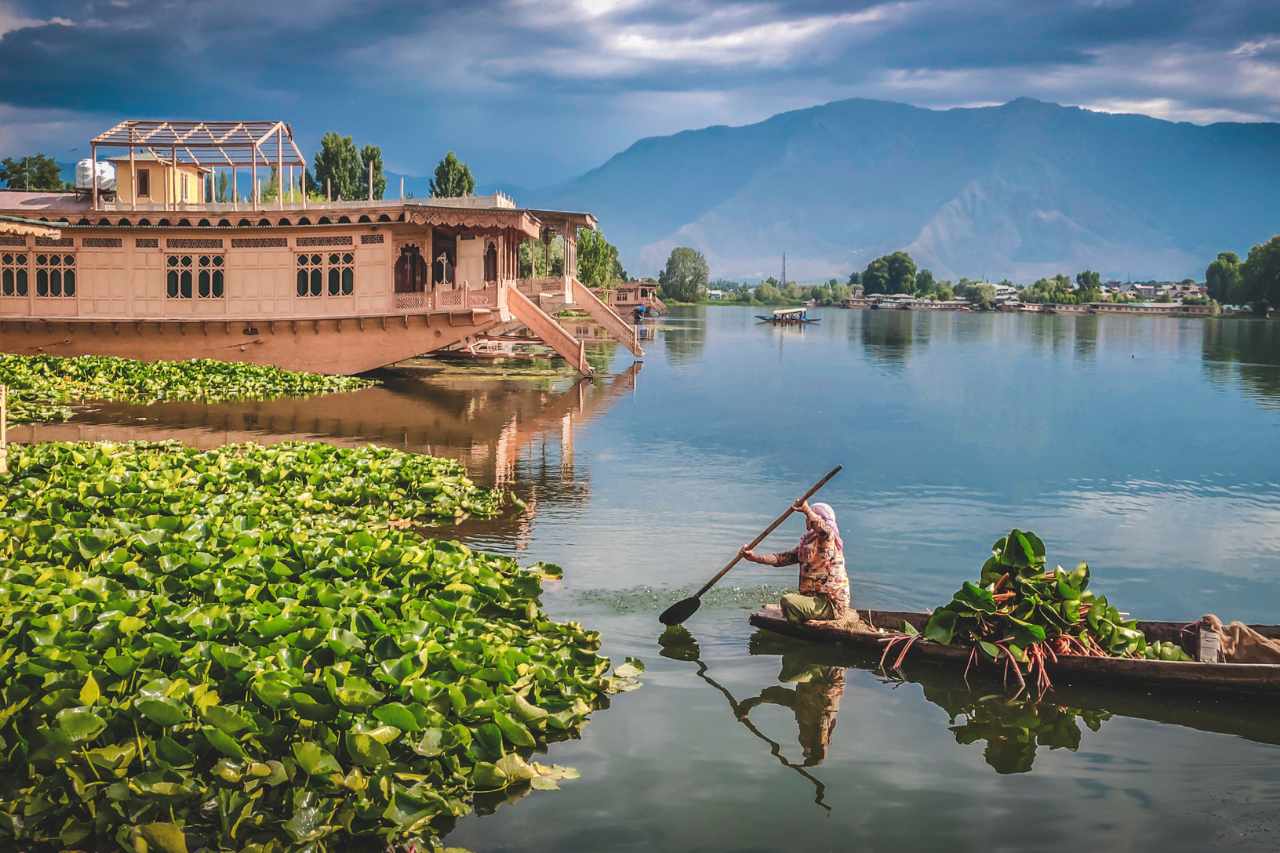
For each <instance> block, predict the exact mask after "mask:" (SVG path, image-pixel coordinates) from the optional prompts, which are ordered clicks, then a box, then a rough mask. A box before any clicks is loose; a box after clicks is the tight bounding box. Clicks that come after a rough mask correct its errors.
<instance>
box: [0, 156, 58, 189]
mask: <svg viewBox="0 0 1280 853" xmlns="http://www.w3.org/2000/svg"><path fill="white" fill-rule="evenodd" d="M0 181H4V184H5V186H6V187H8V188H9V189H11V190H69V189H72V185H71V184H69V183H67V182H65V181H63V180H62V169H60V168H59V167H58V162H57V161H56V160H54V159H53V158H52V157H50V156H48V155H46V154H32V155H30V156H28V157H23V158H22V159H20V160H15V159H13V158H12V157H6V158H4V159H3V160H0Z"/></svg>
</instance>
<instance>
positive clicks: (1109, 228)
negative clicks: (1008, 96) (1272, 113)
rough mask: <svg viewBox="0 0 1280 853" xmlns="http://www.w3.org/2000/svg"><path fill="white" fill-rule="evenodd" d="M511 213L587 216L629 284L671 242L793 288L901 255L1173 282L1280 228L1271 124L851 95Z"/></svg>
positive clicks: (533, 196)
mask: <svg viewBox="0 0 1280 853" xmlns="http://www.w3.org/2000/svg"><path fill="white" fill-rule="evenodd" d="M519 199H520V201H521V202H522V203H526V204H537V205H540V206H547V207H567V208H571V209H579V210H581V209H586V210H591V211H593V212H594V213H595V214H596V215H597V216H598V217H599V219H600V222H601V225H602V228H603V229H604V231H605V234H606V235H607V236H608V237H609V239H610V240H612V241H613V242H615V243H617V244H618V246H619V247H620V249H621V252H622V257H623V262H624V265H625V266H626V267H627V268H628V269H629V270H632V271H633V272H652V271H654V270H656V269H657V268H659V267H660V266H661V264H662V263H663V261H664V260H665V258H666V255H667V253H668V252H669V251H670V248H671V247H672V246H674V245H679V244H687V245H693V246H696V247H698V248H700V249H702V250H703V251H704V252H706V253H707V255H708V258H709V259H710V261H711V264H712V269H713V274H714V275H725V276H744V277H745V276H752V275H759V274H765V275H767V274H770V273H775V272H776V268H777V266H778V260H779V256H780V255H781V253H782V252H784V251H785V252H786V253H787V258H788V272H789V273H791V274H794V275H797V276H801V277H810V278H814V277H819V276H827V275H837V276H843V275H845V274H847V273H848V272H849V270H851V269H855V268H859V269H860V268H861V267H863V266H865V265H866V263H867V262H868V261H869V260H870V259H871V258H873V257H875V256H877V255H879V254H882V253H883V252H886V251H891V250H894V249H899V248H906V249H908V251H910V252H911V253H912V254H913V255H915V256H916V257H917V258H918V260H919V261H920V262H921V263H922V264H923V265H925V266H929V267H931V268H933V269H934V271H935V273H937V274H939V275H940V276H943V277H958V276H960V275H968V276H974V277H976V276H979V275H986V276H988V277H995V278H999V277H1002V276H1009V277H1010V278H1014V279H1016V280H1027V279H1032V278H1035V277H1038V276H1040V275H1044V274H1047V273H1053V272H1074V271H1076V270H1078V269H1082V268H1084V267H1092V268H1095V269H1099V270H1100V271H1101V272H1102V273H1103V274H1104V276H1114V277H1124V276H1126V275H1133V276H1134V277H1143V278H1145V277H1150V276H1158V277H1170V278H1175V277H1176V278H1180V277H1182V276H1184V275H1199V274H1202V273H1203V270H1204V266H1205V264H1206V263H1208V261H1209V260H1211V259H1212V258H1213V256H1214V255H1215V254H1216V253H1217V252H1218V251H1221V250H1223V249H1236V250H1238V251H1241V252H1242V253H1243V252H1244V251H1247V250H1248V248H1249V246H1250V245H1252V244H1254V243H1257V242H1260V241H1262V240H1265V239H1267V238H1268V237H1270V236H1271V235H1272V234H1274V233H1276V232H1280V125H1276V124H1215V125H1208V126H1199V125H1191V124H1186V123H1174V122H1168V121H1162V120H1159V119H1153V118H1150V117H1146V116H1135V115H1112V114H1107V113H1095V112H1090V111H1088V110H1083V109H1079V108H1076V107H1062V106H1058V105H1056V104H1047V103H1043V102H1039V101H1034V100H1029V99H1019V100H1016V101H1011V102H1010V103H1008V104H1004V105H1002V106H998V107H983V108H973V109H953V110H927V109H921V108H917V107H911V106H908V105H905V104H896V103H889V102H884V101H868V100H861V99H853V100H845V101H836V102H833V103H830V104H825V105H823V106H819V107H813V108H809V109H804V110H797V111H794V112H788V113H781V114H779V115H776V116H773V117H772V118H769V119H767V120H765V121H763V122H759V123H757V124H753V125H746V126H743V127H726V126H723V125H720V126H714V127H708V128H705V129H702V130H692V131H684V132H681V133H678V134H675V135H673V136H666V137H650V138H646V139H642V140H640V141H638V142H636V143H635V144H634V145H632V146H631V147H630V148H628V149H627V150H625V151H623V152H621V153H619V154H618V155H616V156H614V157H613V158H611V159H610V160H609V161H607V162H606V163H604V164H603V165H601V166H600V167H598V168H596V169H593V170H591V171H589V172H587V173H585V174H584V175H582V176H580V177H578V178H576V179H573V180H571V181H569V182H567V183H565V184H562V185H560V186H557V187H554V188H550V189H547V190H543V191H535V192H531V193H526V194H522V195H521V196H520V197H519Z"/></svg>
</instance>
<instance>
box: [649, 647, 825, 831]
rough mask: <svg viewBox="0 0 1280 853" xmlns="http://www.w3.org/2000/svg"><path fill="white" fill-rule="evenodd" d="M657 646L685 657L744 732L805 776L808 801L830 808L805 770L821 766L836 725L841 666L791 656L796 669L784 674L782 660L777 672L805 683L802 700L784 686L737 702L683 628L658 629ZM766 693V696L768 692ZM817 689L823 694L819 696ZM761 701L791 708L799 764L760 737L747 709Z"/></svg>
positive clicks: (817, 782) (673, 655)
mask: <svg viewBox="0 0 1280 853" xmlns="http://www.w3.org/2000/svg"><path fill="white" fill-rule="evenodd" d="M658 645H659V647H660V649H661V651H660V652H659V654H661V655H662V656H663V657H667V658H671V659H673V660H682V661H690V662H692V663H693V664H695V665H696V666H697V667H698V671H697V675H698V677H699V678H701V679H702V680H703V681H705V682H706V683H707V684H709V685H711V686H712V687H713V688H715V689H716V690H717V691H719V693H720V695H722V696H724V698H725V699H726V700H727V701H728V702H729V708H730V709H731V710H732V711H733V716H734V718H735V719H736V720H737V721H738V722H740V723H742V725H743V727H744V728H746V730H747V731H749V732H751V734H753V735H755V736H756V737H757V738H759V739H760V740H762V741H764V742H765V743H766V744H768V745H769V752H770V754H771V755H773V757H774V758H776V759H778V762H779V763H780V764H782V766H784V767H787V768H790V769H791V770H794V771H796V772H797V773H799V774H800V775H801V776H802V777H804V778H805V779H807V780H808V781H809V782H810V783H811V784H812V785H813V788H814V799H813V801H814V803H816V804H817V805H819V806H821V807H822V808H824V809H826V810H827V811H831V806H829V805H827V802H826V792H827V786H826V785H825V784H824V783H823V782H822V781H821V780H820V779H818V778H816V777H815V776H814V775H813V774H811V773H810V772H809V771H808V770H807V769H806V768H808V767H813V766H815V765H817V764H821V763H822V759H823V758H825V757H826V754H827V745H828V744H829V743H830V742H831V735H832V733H833V732H834V731H835V728H836V715H837V714H838V713H839V709H840V697H841V696H842V695H843V694H844V670H843V669H842V668H840V667H816V666H810V665H808V664H806V663H804V662H803V661H800V660H799V659H793V661H792V666H793V667H795V668H796V671H795V672H789V671H788V668H787V662H786V661H785V660H784V662H783V672H782V674H780V675H779V678H783V677H784V676H789V677H787V678H785V680H788V681H799V682H802V683H803V685H806V686H807V689H806V691H805V696H806V699H805V700H804V701H798V700H797V695H798V693H799V688H797V690H795V691H788V690H787V689H786V688H773V687H767V688H765V689H764V690H763V691H762V692H761V694H760V695H759V696H755V697H752V698H750V699H747V700H746V701H743V702H739V701H738V700H737V699H736V698H735V697H734V695H733V694H732V693H731V692H730V691H729V690H728V688H726V687H725V686H724V685H722V684H721V683H720V682H718V681H716V680H715V679H714V678H712V677H711V673H710V670H709V668H708V667H707V665H706V664H705V663H704V662H703V661H702V660H701V658H700V657H699V654H700V650H699V648H698V641H697V640H696V639H695V638H694V636H693V635H692V634H690V633H689V631H688V629H686V628H684V627H682V626H680V625H673V626H671V627H670V628H667V629H666V630H665V631H663V632H662V636H661V637H659V638H658ZM837 680H838V682H839V692H835V693H833V692H832V690H831V686H832V685H833V684H834V683H835V682H836V681H837ZM824 682H825V686H824ZM771 692H772V694H773V695H772V696H770V694H771ZM819 692H821V693H822V694H823V695H821V696H819V695H818V694H819ZM779 693H780V695H779ZM762 702H772V703H774V704H779V705H784V706H786V707H788V708H791V709H792V710H793V711H795V714H796V722H797V723H798V724H799V726H800V746H801V749H802V750H803V751H804V756H805V759H804V762H803V764H796V763H795V762H793V761H791V760H790V759H788V758H787V756H786V754H785V753H784V752H783V748H782V744H780V743H778V742H777V741H776V740H774V739H773V738H771V737H769V736H768V735H766V734H765V733H764V732H762V731H761V730H760V729H759V728H758V727H757V726H756V725H755V723H753V722H752V721H751V717H750V714H751V709H752V708H754V707H755V706H756V705H759V704H761V703H762ZM801 708H803V710H801ZM814 712H816V713H814Z"/></svg>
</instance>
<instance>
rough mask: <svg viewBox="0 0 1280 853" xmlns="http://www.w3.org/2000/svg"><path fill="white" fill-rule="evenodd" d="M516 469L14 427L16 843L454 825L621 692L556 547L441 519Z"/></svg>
mask: <svg viewBox="0 0 1280 853" xmlns="http://www.w3.org/2000/svg"><path fill="white" fill-rule="evenodd" d="M500 506H501V496H500V495H498V494H496V493H493V492H489V491H486V490H483V489H479V488H477V487H475V486H474V485H473V484H472V483H471V482H470V481H469V480H467V479H466V477H465V476H464V475H463V471H462V468H461V466H460V465H458V463H456V462H452V461H448V460H440V459H432V458H430V457H423V456H416V455H413V454H406V453H400V452H397V451H393V450H387V449H379V448H365V449H358V450H350V449H341V448H334V447H329V446H326V445H319V444H309V443H294V444H285V445H278V446H273V447H261V446H257V445H240V446H229V447H224V448H221V449H219V450H214V451H208V452H198V451H194V450H191V449H188V448H183V447H180V446H178V445H175V444H158V445H148V444H124V445H112V444H41V445H34V446H18V447H14V448H12V449H11V459H10V470H9V473H8V474H7V475H0V750H2V751H3V756H4V759H3V766H4V772H3V774H2V775H0V845H3V846H5V847H15V848H21V849H66V848H78V849H86V848H94V849H97V848H101V849H106V848H107V847H111V848H112V849H116V848H117V847H118V848H120V849H124V850H135V851H139V850H141V851H146V850H149V851H157V850H160V851H166V853H173V851H184V850H188V849H191V850H194V849H198V848H200V849H236V850H240V849H244V850H257V851H279V850H287V849H306V850H325V849H331V850H336V849H348V848H349V847H350V846H352V844H353V843H355V842H356V841H358V840H359V839H369V840H370V841H372V842H373V843H374V844H375V845H378V846H386V845H388V844H408V843H412V842H419V843H421V844H427V845H431V846H433V847H434V846H435V845H436V844H437V843H438V838H437V835H438V829H439V827H440V825H441V823H442V822H446V821H448V820H450V819H452V818H454V817H457V816H459V815H462V814H465V813H466V812H467V811H469V809H470V808H471V806H472V803H473V800H474V798H475V797H476V796H477V795H479V794H484V793H488V792H498V791H503V790H506V789H515V788H520V787H532V788H538V789H545V788H554V787H556V786H557V784H558V783H559V782H560V781H561V780H564V779H569V778H573V777H574V776H575V775H576V774H575V773H574V771H572V770H570V769H568V768H558V767H554V766H549V765H544V764H542V763H539V762H537V761H535V760H533V751H534V750H537V749H540V748H542V747H544V746H545V745H547V744H548V743H549V742H551V741H554V740H557V739H561V738H566V737H572V736H574V735H575V734H576V733H577V732H578V731H579V730H580V728H581V727H582V726H583V725H584V724H585V722H586V720H587V717H588V715H589V714H590V712H591V711H592V710H593V709H595V708H597V707H600V706H601V705H602V704H603V703H604V702H605V695H606V693H607V692H610V691H614V690H623V689H628V688H630V687H632V686H634V685H635V684H636V683H638V682H637V678H638V676H639V672H640V666H639V665H638V664H636V663H629V664H628V665H625V666H623V667H619V668H618V671H617V672H615V673H614V674H613V675H612V676H610V674H609V672H608V667H609V662H608V660H607V659H606V658H603V657H601V656H599V655H598V654H597V653H596V651H597V649H598V648H599V638H598V636H597V635H596V634H595V633H593V632H591V631H588V630H586V629H584V628H583V627H582V626H580V625H578V624H576V623H572V622H571V623H557V622H554V621H552V620H550V619H549V618H548V617H547V616H546V614H545V613H544V612H543V610H542V609H541V606H540V603H539V594H540V590H541V575H542V574H544V573H546V568H547V567H546V566H545V565H544V566H543V567H541V569H542V571H540V572H531V571H525V570H522V569H521V568H520V567H519V566H518V565H517V564H516V563H515V562H514V561H513V560H511V559H509V558H506V557H502V556H497V555H491V554H484V553H479V552H475V551H472V550H471V549H469V548H467V547H466V546H464V545H462V544H460V543H457V542H450V541H440V540H433V539H428V538H424V537H423V536H422V535H420V534H419V533H418V532H417V531H416V530H415V529H414V527H415V526H416V525H418V524H430V523H439V522H450V523H451V522H454V521H455V520H457V519H459V518H461V517H464V516H466V515H468V514H474V515H479V516H492V515H494V514H496V513H497V512H498V511H499V508H500Z"/></svg>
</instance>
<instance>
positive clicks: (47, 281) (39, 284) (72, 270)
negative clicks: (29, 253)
mask: <svg viewBox="0 0 1280 853" xmlns="http://www.w3.org/2000/svg"><path fill="white" fill-rule="evenodd" d="M75 295H76V256H75V255H62V254H58V255H54V254H44V253H41V254H38V255H36V296H75Z"/></svg>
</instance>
